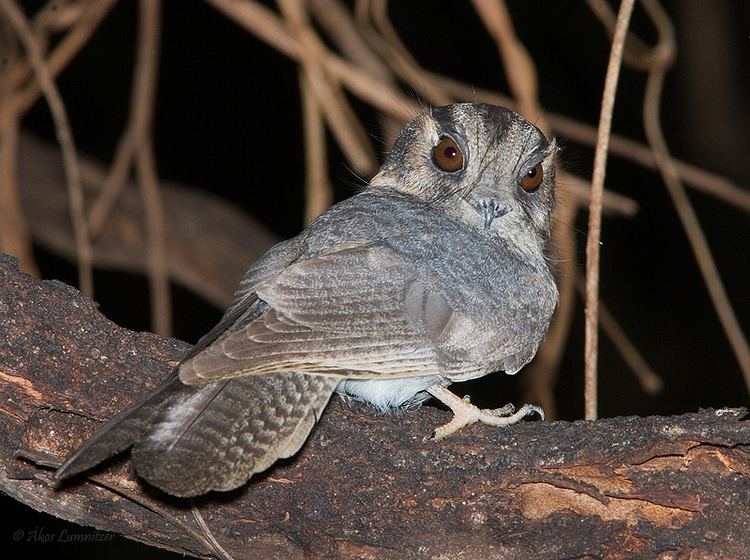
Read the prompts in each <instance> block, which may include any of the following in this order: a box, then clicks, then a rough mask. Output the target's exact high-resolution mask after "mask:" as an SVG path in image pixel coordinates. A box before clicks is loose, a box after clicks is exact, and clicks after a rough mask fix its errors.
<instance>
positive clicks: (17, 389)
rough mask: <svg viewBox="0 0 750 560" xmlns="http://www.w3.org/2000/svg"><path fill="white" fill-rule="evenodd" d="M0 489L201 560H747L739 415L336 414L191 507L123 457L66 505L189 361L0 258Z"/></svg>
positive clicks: (746, 488) (749, 458) (181, 346)
mask: <svg viewBox="0 0 750 560" xmlns="http://www.w3.org/2000/svg"><path fill="white" fill-rule="evenodd" d="M0 286H2V288H0V418H2V421H1V422H0V449H1V450H2V453H1V454H0V455H1V456H0V461H1V462H0V489H1V490H2V491H3V492H5V493H6V494H9V495H10V496H12V497H14V498H15V499H17V500H19V501H22V502H24V503H26V504H28V505H29V506H31V507H33V508H35V509H37V510H40V511H46V512H49V513H51V514H53V515H57V516H59V517H62V518H65V519H68V520H71V521H74V522H77V523H80V524H82V525H90V526H93V527H97V528H98V529H101V530H105V531H111V532H115V533H119V534H122V535H125V536H127V537H129V538H132V539H135V540H139V541H142V542H145V543H148V544H151V545H154V546H160V547H164V548H167V549H170V550H175V551H178V552H182V553H186V554H190V555H193V556H197V557H201V558H209V557H215V556H216V555H217V554H218V553H217V551H216V548H215V547H214V545H212V544H211V543H210V538H209V533H208V532H207V531H206V530H205V529H203V528H201V526H200V524H199V523H198V521H197V519H196V515H195V512H196V511H198V512H200V516H201V517H202V518H203V520H205V523H206V525H207V526H208V528H209V530H210V533H211V534H212V536H213V537H214V538H215V539H216V541H217V542H218V543H220V544H221V546H222V547H223V548H224V549H225V550H226V551H227V552H228V553H230V554H231V555H232V556H234V557H235V558H261V557H262V558H264V559H266V560H272V559H276V558H278V559H283V560H292V559H297V558H321V559H323V558H326V559H327V558H346V559H354V558H357V559H359V558H373V559H378V560H381V559H396V558H415V559H416V558H435V559H437V558H445V559H449V558H450V559H454V558H464V559H473V558H503V559H516V558H518V559H521V558H523V559H527V558H535V559H558V558H608V559H618V558H650V559H651V558H659V559H668V558H674V559H677V558H679V559H703V558H706V559H708V558H712V559H714V558H750V453H749V450H750V448H749V447H748V446H750V427H749V426H750V423H748V422H746V421H744V417H745V416H746V414H747V411H746V410H744V409H724V410H704V411H701V412H699V413H697V414H685V415H682V416H677V417H669V418H668V417H650V418H635V417H630V418H613V419H605V420H598V421H596V422H583V421H581V422H573V423H569V422H525V423H522V424H519V425H516V426H512V427H511V428H508V429H493V428H489V427H485V426H471V427H469V428H467V429H464V430H463V431H462V432H461V433H459V434H457V435H455V436H453V437H451V438H449V439H447V440H445V441H442V442H440V443H433V442H431V441H424V437H425V436H427V435H429V434H430V433H431V431H432V430H433V429H434V428H435V427H436V426H437V425H439V424H440V423H442V422H445V421H447V420H448V418H449V413H448V412H446V411H443V410H439V409H436V408H432V407H422V408H420V409H418V410H416V411H413V412H407V413H402V414H395V415H390V416H383V415H378V414H376V413H374V412H372V411H370V410H369V409H366V408H364V407H359V406H356V405H348V404H346V403H344V402H343V401H341V400H340V399H338V398H334V399H333V401H332V402H331V404H330V406H329V407H328V409H327V410H326V412H325V413H324V414H323V418H322V420H321V422H320V424H319V425H318V427H317V428H316V429H315V430H314V432H313V434H312V436H311V437H310V439H309V441H308V442H307V444H306V445H305V446H304V447H303V448H302V451H301V452H300V453H298V454H297V455H296V456H294V457H293V458H292V459H289V460H286V461H284V462H282V463H279V464H277V465H276V466H274V467H273V468H271V469H270V470H269V471H267V472H266V473H264V474H262V475H261V476H258V477H256V478H255V479H253V480H252V481H251V482H250V483H249V484H247V485H246V486H244V487H243V488H241V489H239V490H237V491H234V492H231V493H228V494H222V495H219V494H213V495H209V496H206V497H203V498H201V499H198V500H194V501H192V502H191V501H185V500H179V499H174V498H170V497H168V496H165V495H163V494H160V493H158V492H157V491H155V490H154V489H151V488H146V487H144V486H142V485H141V483H140V482H139V481H138V480H137V479H135V478H134V477H133V475H132V471H131V469H130V467H129V462H128V459H127V454H123V455H122V456H120V457H119V458H116V459H114V460H112V461H110V462H108V463H107V464H106V465H103V466H102V467H101V468H99V469H98V470H96V471H94V472H92V473H90V476H89V477H88V478H79V479H77V480H74V481H72V482H71V483H69V484H65V485H64V486H63V487H61V488H58V489H56V488H53V487H52V486H51V484H50V476H51V468H50V467H52V466H56V465H57V464H59V463H60V461H61V460H62V459H63V458H64V457H65V456H66V455H67V454H68V453H69V452H70V451H71V450H73V448H74V447H76V446H77V445H78V444H79V443H80V442H82V441H83V439H84V438H86V437H87V436H89V435H90V434H91V433H93V431H94V430H96V429H97V427H98V426H100V425H101V424H102V422H104V421H105V420H106V419H107V418H108V417H110V416H111V415H113V414H115V413H116V412H118V411H119V410H121V409H122V408H124V407H125V406H127V405H128V404H129V403H130V402H132V401H133V400H135V399H136V397H137V396H138V395H140V394H141V393H143V392H144V391H146V390H148V389H149V388H151V387H153V386H154V385H155V384H157V383H158V382H159V380H161V379H162V378H164V377H165V376H166V375H167V374H168V373H169V371H170V369H171V368H172V367H173V365H174V364H175V363H176V361H177V360H179V358H180V356H181V355H182V354H183V353H184V352H185V351H186V350H187V348H188V346H187V345H186V344H185V343H183V342H179V341H176V340H172V339H166V338H161V337H158V336H156V335H153V334H149V333H135V332H131V331H128V330H126V329H123V328H121V327H118V326H117V325H115V324H114V323H112V322H110V321H108V320H107V319H106V318H105V317H103V316H102V315H101V314H100V313H99V312H98V311H97V308H96V305H95V304H94V303H93V302H91V301H90V300H88V299H86V298H84V297H83V296H81V295H80V294H79V293H78V292H77V291H76V290H75V289H73V288H71V287H69V286H66V285H64V284H62V283H59V282H57V281H39V280H36V279H34V278H32V277H30V276H27V275H25V274H22V273H20V272H18V270H17V269H16V266H15V262H14V260H13V259H10V258H8V257H5V258H2V259H0Z"/></svg>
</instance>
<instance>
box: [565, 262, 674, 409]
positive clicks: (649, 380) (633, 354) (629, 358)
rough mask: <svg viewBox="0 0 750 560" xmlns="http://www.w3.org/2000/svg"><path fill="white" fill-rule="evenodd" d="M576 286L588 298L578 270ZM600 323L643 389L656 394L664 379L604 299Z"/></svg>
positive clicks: (583, 281) (600, 304)
mask: <svg viewBox="0 0 750 560" xmlns="http://www.w3.org/2000/svg"><path fill="white" fill-rule="evenodd" d="M575 278H576V287H577V288H578V293H579V295H580V296H581V299H583V300H585V299H586V282H585V280H584V278H583V275H581V274H580V273H579V272H578V270H576V272H575ZM599 324H600V325H601V328H602V331H603V332H604V334H606V335H607V338H609V340H610V342H612V344H613V345H614V347H615V349H616V350H617V351H618V352H619V353H620V356H621V357H622V359H623V360H624V361H625V363H626V364H627V365H628V367H629V368H630V371H632V372H633V375H635V378H636V379H637V380H638V383H639V384H640V385H641V389H643V392H644V393H646V394H647V395H656V394H657V393H659V392H660V391H661V390H662V388H663V387H664V381H662V378H661V376H660V375H659V374H658V373H656V372H655V371H654V370H653V368H652V367H651V366H650V365H648V362H646V360H645V359H644V357H643V355H642V354H641V353H640V352H639V351H638V348H636V346H635V344H633V342H632V341H631V340H630V338H629V337H628V335H627V333H626V332H625V330H624V329H623V328H622V327H621V326H620V324H619V323H618V322H617V319H615V317H614V315H612V313H611V312H610V311H609V309H608V308H607V306H606V305H605V304H604V302H603V301H601V300H599Z"/></svg>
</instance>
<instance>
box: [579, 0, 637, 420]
mask: <svg viewBox="0 0 750 560" xmlns="http://www.w3.org/2000/svg"><path fill="white" fill-rule="evenodd" d="M634 4H635V0H622V2H621V3H620V11H619V12H618V14H617V22H616V24H615V32H614V37H613V39H612V49H611V51H610V54H609V63H608V64H607V75H606V78H605V80H604V92H603V94H602V107H601V113H600V115H599V134H598V138H597V140H596V152H595V154H594V176H593V177H592V178H591V203H590V204H589V225H588V236H587V238H586V342H585V347H584V360H585V361H584V388H583V398H584V408H585V418H586V419H587V420H596V418H597V416H598V415H599V412H598V402H599V401H598V394H597V387H598V379H597V358H598V334H599V244H600V240H601V235H602V198H603V193H604V176H605V175H606V170H607V155H608V152H609V135H610V132H611V130H612V113H613V111H614V108H615V94H616V93H617V81H618V80H619V77H620V64H621V63H622V51H623V46H624V44H625V36H626V34H627V32H628V26H629V25H630V16H631V14H632V13H633V6H634Z"/></svg>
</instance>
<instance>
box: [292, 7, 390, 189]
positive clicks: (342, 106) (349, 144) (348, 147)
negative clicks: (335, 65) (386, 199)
mask: <svg viewBox="0 0 750 560" xmlns="http://www.w3.org/2000/svg"><path fill="white" fill-rule="evenodd" d="M277 2H278V4H279V6H280V8H281V11H282V12H283V14H284V17H285V18H286V20H287V22H288V24H289V27H290V28H291V29H292V30H293V32H294V33H295V35H296V36H297V38H298V40H299V41H300V44H301V45H303V49H302V51H301V58H300V63H301V65H302V69H303V71H304V73H305V76H306V79H307V81H308V83H309V85H310V87H311V89H312V91H313V92H314V94H315V97H316V98H317V101H318V103H319V104H320V107H321V108H322V110H323V114H324V115H325V118H326V122H327V123H328V126H329V127H330V128H331V132H332V133H333V135H334V137H335V138H336V141H337V143H338V145H339V147H340V148H341V150H342V152H344V154H345V155H346V158H347V160H348V161H349V163H350V164H351V165H352V168H353V169H354V171H355V172H357V173H360V174H365V175H372V174H374V173H375V171H376V168H377V165H376V162H375V156H374V154H373V151H372V146H370V143H369V140H368V137H367V133H366V132H365V130H364V128H363V127H362V124H361V122H360V121H359V119H358V118H357V117H356V115H355V114H354V111H353V110H352V108H351V107H350V105H349V101H348V100H347V99H346V96H345V95H344V93H343V91H341V87H340V84H339V81H338V80H337V79H335V78H334V77H333V76H331V75H329V74H328V72H327V71H326V68H325V65H324V64H323V62H324V60H325V59H326V58H327V56H326V54H327V52H328V49H326V47H325V45H323V43H322V42H321V41H320V39H319V38H318V36H317V35H316V34H315V32H314V31H313V29H312V27H311V25H310V22H309V20H308V17H307V13H306V11H305V10H304V9H303V8H302V4H300V3H299V2H297V0H277Z"/></svg>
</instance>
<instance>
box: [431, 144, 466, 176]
mask: <svg viewBox="0 0 750 560" xmlns="http://www.w3.org/2000/svg"><path fill="white" fill-rule="evenodd" d="M432 161H434V162H435V165H437V167H438V169H440V170H442V171H445V172H446V173H455V172H456V171H460V170H461V169H462V168H463V166H464V155H463V154H462V153H461V148H459V147H458V144H456V142H455V141H454V140H453V139H452V138H450V137H448V136H443V137H442V138H441V139H440V142H438V145H437V146H435V148H433V150H432Z"/></svg>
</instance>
